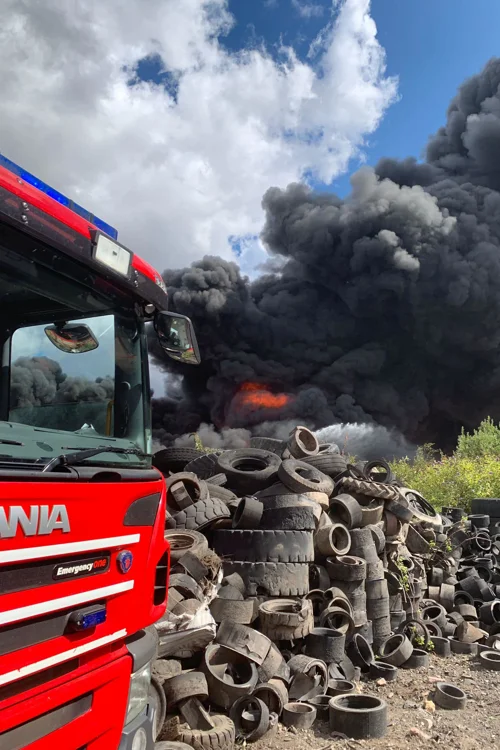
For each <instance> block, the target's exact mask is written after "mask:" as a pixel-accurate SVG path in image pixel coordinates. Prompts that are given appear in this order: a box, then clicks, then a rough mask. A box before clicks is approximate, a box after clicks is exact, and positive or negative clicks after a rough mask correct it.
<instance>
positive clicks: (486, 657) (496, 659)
mask: <svg viewBox="0 0 500 750" xmlns="http://www.w3.org/2000/svg"><path fill="white" fill-rule="evenodd" d="M479 662H480V664H481V666H482V667H483V669H492V670H494V671H495V672H498V671H500V651H482V652H481V653H480V654H479Z"/></svg>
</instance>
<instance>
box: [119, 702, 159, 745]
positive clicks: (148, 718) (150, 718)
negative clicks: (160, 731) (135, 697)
mask: <svg viewBox="0 0 500 750" xmlns="http://www.w3.org/2000/svg"><path fill="white" fill-rule="evenodd" d="M154 726H155V708H154V706H153V704H152V703H148V705H147V706H146V708H145V709H144V710H143V711H142V713H140V714H139V716H136V717H135V719H133V721H131V722H130V724H126V725H125V726H124V727H123V733H122V738H121V742H120V745H119V747H118V750H154V746H155V740H154Z"/></svg>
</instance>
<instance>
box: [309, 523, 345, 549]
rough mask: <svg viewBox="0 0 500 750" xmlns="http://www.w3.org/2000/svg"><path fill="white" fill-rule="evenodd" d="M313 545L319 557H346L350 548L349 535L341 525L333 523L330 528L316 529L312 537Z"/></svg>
mask: <svg viewBox="0 0 500 750" xmlns="http://www.w3.org/2000/svg"><path fill="white" fill-rule="evenodd" d="M314 544H315V546H316V549H317V550H318V552H319V553H320V554H321V555H324V556H325V557H330V556H331V555H338V556H340V557H342V556H344V555H347V553H348V552H349V549H350V547H351V535H350V534H349V531H348V529H347V528H346V527H345V526H344V524H343V523H333V524H331V526H326V527H325V528H322V529H318V531H317V532H316V535H315V537H314Z"/></svg>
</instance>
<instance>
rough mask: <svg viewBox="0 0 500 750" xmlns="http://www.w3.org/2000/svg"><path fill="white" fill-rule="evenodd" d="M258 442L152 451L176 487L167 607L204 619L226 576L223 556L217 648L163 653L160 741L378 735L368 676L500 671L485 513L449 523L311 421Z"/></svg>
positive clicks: (492, 550) (215, 610) (498, 575)
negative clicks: (444, 662)
mask: <svg viewBox="0 0 500 750" xmlns="http://www.w3.org/2000/svg"><path fill="white" fill-rule="evenodd" d="M251 442H252V444H251V445H250V446H249V448H245V449H237V450H226V451H218V452H212V453H206V454H204V453H201V452H197V451H195V450H194V449H188V448H183V449H176V448H173V449H169V448H167V449H164V450H163V451H161V452H160V453H159V454H156V457H155V464H156V465H157V467H158V468H159V469H160V470H161V471H163V472H164V474H165V476H166V478H167V485H168V518H167V530H166V532H165V534H166V538H167V539H168V540H169V542H170V544H171V550H172V562H173V568H172V575H171V577H170V587H169V605H168V610H169V612H170V613H172V614H173V615H175V616H182V615H183V613H187V614H191V615H192V614H194V613H195V612H196V609H197V607H200V606H201V602H202V599H203V596H202V593H203V591H204V590H206V587H207V585H212V586H213V585H214V582H215V581H216V580H217V575H216V569H215V567H214V564H213V560H214V559H215V560H219V561H220V563H219V564H220V565H221V566H222V581H221V582H220V585H219V587H218V590H217V594H216V596H215V598H212V600H211V604H210V610H211V613H212V616H213V618H214V620H215V621H216V623H217V624H218V628H217V632H216V635H215V639H214V641H213V642H212V643H210V645H208V646H207V647H206V648H205V649H203V650H202V651H200V653H199V654H197V655H196V656H195V657H192V658H190V659H189V660H188V661H186V660H172V659H171V660H160V661H163V662H164V664H163V665H160V666H159V669H160V672H162V674H163V678H164V679H163V688H164V691H165V695H166V699H167V710H168V716H167V719H166V722H165V724H164V726H163V735H162V736H163V738H164V739H168V740H171V741H172V740H174V741H181V742H186V743H187V744H188V745H190V746H192V747H200V748H202V747H204V748H214V750H215V749H216V748H231V747H232V746H233V744H234V741H235V738H236V737H240V738H241V739H243V740H246V741H247V742H252V741H255V740H257V739H259V738H260V737H262V736H264V735H265V734H266V733H268V732H270V731H273V729H275V728H276V726H277V724H278V721H281V722H282V723H283V724H285V726H289V727H292V726H293V727H296V728H308V727H310V726H311V725H312V724H313V723H314V721H315V720H326V721H329V722H330V727H331V728H332V730H333V731H335V732H340V733H342V734H344V735H346V736H348V737H352V738H354V739H365V738H368V737H382V736H384V734H385V732H386V728H387V706H386V704H385V702H384V701H383V700H381V699H380V698H379V697H378V696H375V695H370V694H369V692H367V691H366V690H363V693H362V694H361V693H360V691H359V689H358V683H359V680H360V679H362V680H380V679H381V678H383V679H384V680H386V681H390V680H394V679H396V678H397V672H398V669H399V668H404V669H412V668H422V667H425V666H426V665H427V664H428V660H429V654H430V653H432V652H433V653H435V654H437V655H439V656H447V655H448V654H450V653H452V652H453V653H468V654H471V655H472V656H477V655H479V657H480V658H481V663H482V664H483V666H488V668H496V665H497V664H498V667H500V660H498V659H497V658H496V654H498V655H499V656H500V651H498V650H497V647H500V601H499V600H498V599H497V595H499V594H500V567H499V564H500V546H499V544H498V542H499V540H500V537H499V538H498V539H497V538H496V533H497V528H496V526H491V524H490V522H489V520H488V519H487V518H486V514H479V513H478V514H475V515H473V516H471V517H470V518H467V517H466V516H465V515H464V513H463V512H462V511H460V509H456V508H454V509H444V511H445V512H443V513H442V514H438V513H437V512H436V511H435V510H434V508H433V507H432V506H431V505H430V504H429V503H427V502H426V500H425V499H424V498H423V497H422V496H421V495H419V494H418V493H417V492H415V491H413V490H411V489H409V488H405V487H402V486H401V485H400V484H399V483H398V482H397V480H396V478H395V477H394V476H393V475H392V472H391V469H390V467H389V465H388V464H387V463H386V462H384V461H372V462H368V463H365V464H356V465H349V464H348V463H347V461H346V459H345V458H344V456H342V455H340V452H339V449H338V447H337V446H336V445H334V444H324V445H320V444H319V443H318V441H317V439H316V437H315V436H314V434H313V433H311V432H310V431H309V430H308V429H306V428H304V427H297V428H296V429H295V430H293V431H292V433H291V434H290V437H289V439H288V441H287V442H286V443H284V442H281V441H278V440H273V439H269V438H252V441H251ZM498 503H499V505H500V501H498ZM495 508H496V506H495ZM498 515H499V517H500V510H498ZM494 517H495V516H494ZM494 523H496V521H495V522H494ZM209 553H210V554H211V555H212V558H210V562H211V563H212V564H210V562H209V561H208V560H207V554H209ZM213 553H215V555H216V557H215V556H214V555H213ZM218 580H219V581H220V576H219V579H218ZM497 634H498V638H497V637H496V636H497ZM174 664H175V667H174V666H173V665H174ZM492 664H493V666H492ZM172 670H173V671H174V672H175V673H172ZM441 687H442V686H441ZM452 687H453V686H452ZM445 688H446V685H445V686H444V688H443V690H441V689H440V690H441V692H439V696H438V698H439V697H440V696H441V693H443V694H444V695H445V696H446V695H448V693H447V692H446V689H445ZM436 690H437V689H436ZM443 691H444V692H443ZM437 692H438V691H437ZM438 698H437V699H436V700H437V702H438ZM445 699H446V698H444V699H443V700H445ZM449 700H452V698H449Z"/></svg>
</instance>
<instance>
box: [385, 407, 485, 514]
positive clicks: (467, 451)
mask: <svg viewBox="0 0 500 750" xmlns="http://www.w3.org/2000/svg"><path fill="white" fill-rule="evenodd" d="M392 470H393V471H394V473H395V474H396V476H397V477H398V479H399V480H400V481H401V482H403V483H404V484H405V486H407V487H412V488H413V489H415V490H417V492H420V493H421V494H422V495H423V496H424V497H425V498H426V500H429V502H430V503H432V504H433V505H434V506H436V508H438V509H439V508H441V507H442V506H443V505H449V506H459V507H463V508H466V509H467V510H469V509H470V501H471V500H472V499H473V498H475V497H500V428H499V427H498V425H495V424H494V422H493V421H492V420H491V419H489V418H488V419H486V420H484V422H482V423H481V425H480V426H479V427H478V428H477V430H475V431H474V432H473V433H472V434H471V435H467V434H465V432H464V431H463V430H462V434H461V435H460V437H459V438H458V443H457V448H456V450H455V452H454V453H453V455H452V456H443V455H441V454H438V453H436V452H435V451H433V450H432V446H428V445H426V446H423V447H422V448H420V449H419V450H418V451H417V455H416V457H415V459H414V460H413V461H409V460H407V459H401V460H399V461H394V462H393V463H392Z"/></svg>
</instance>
